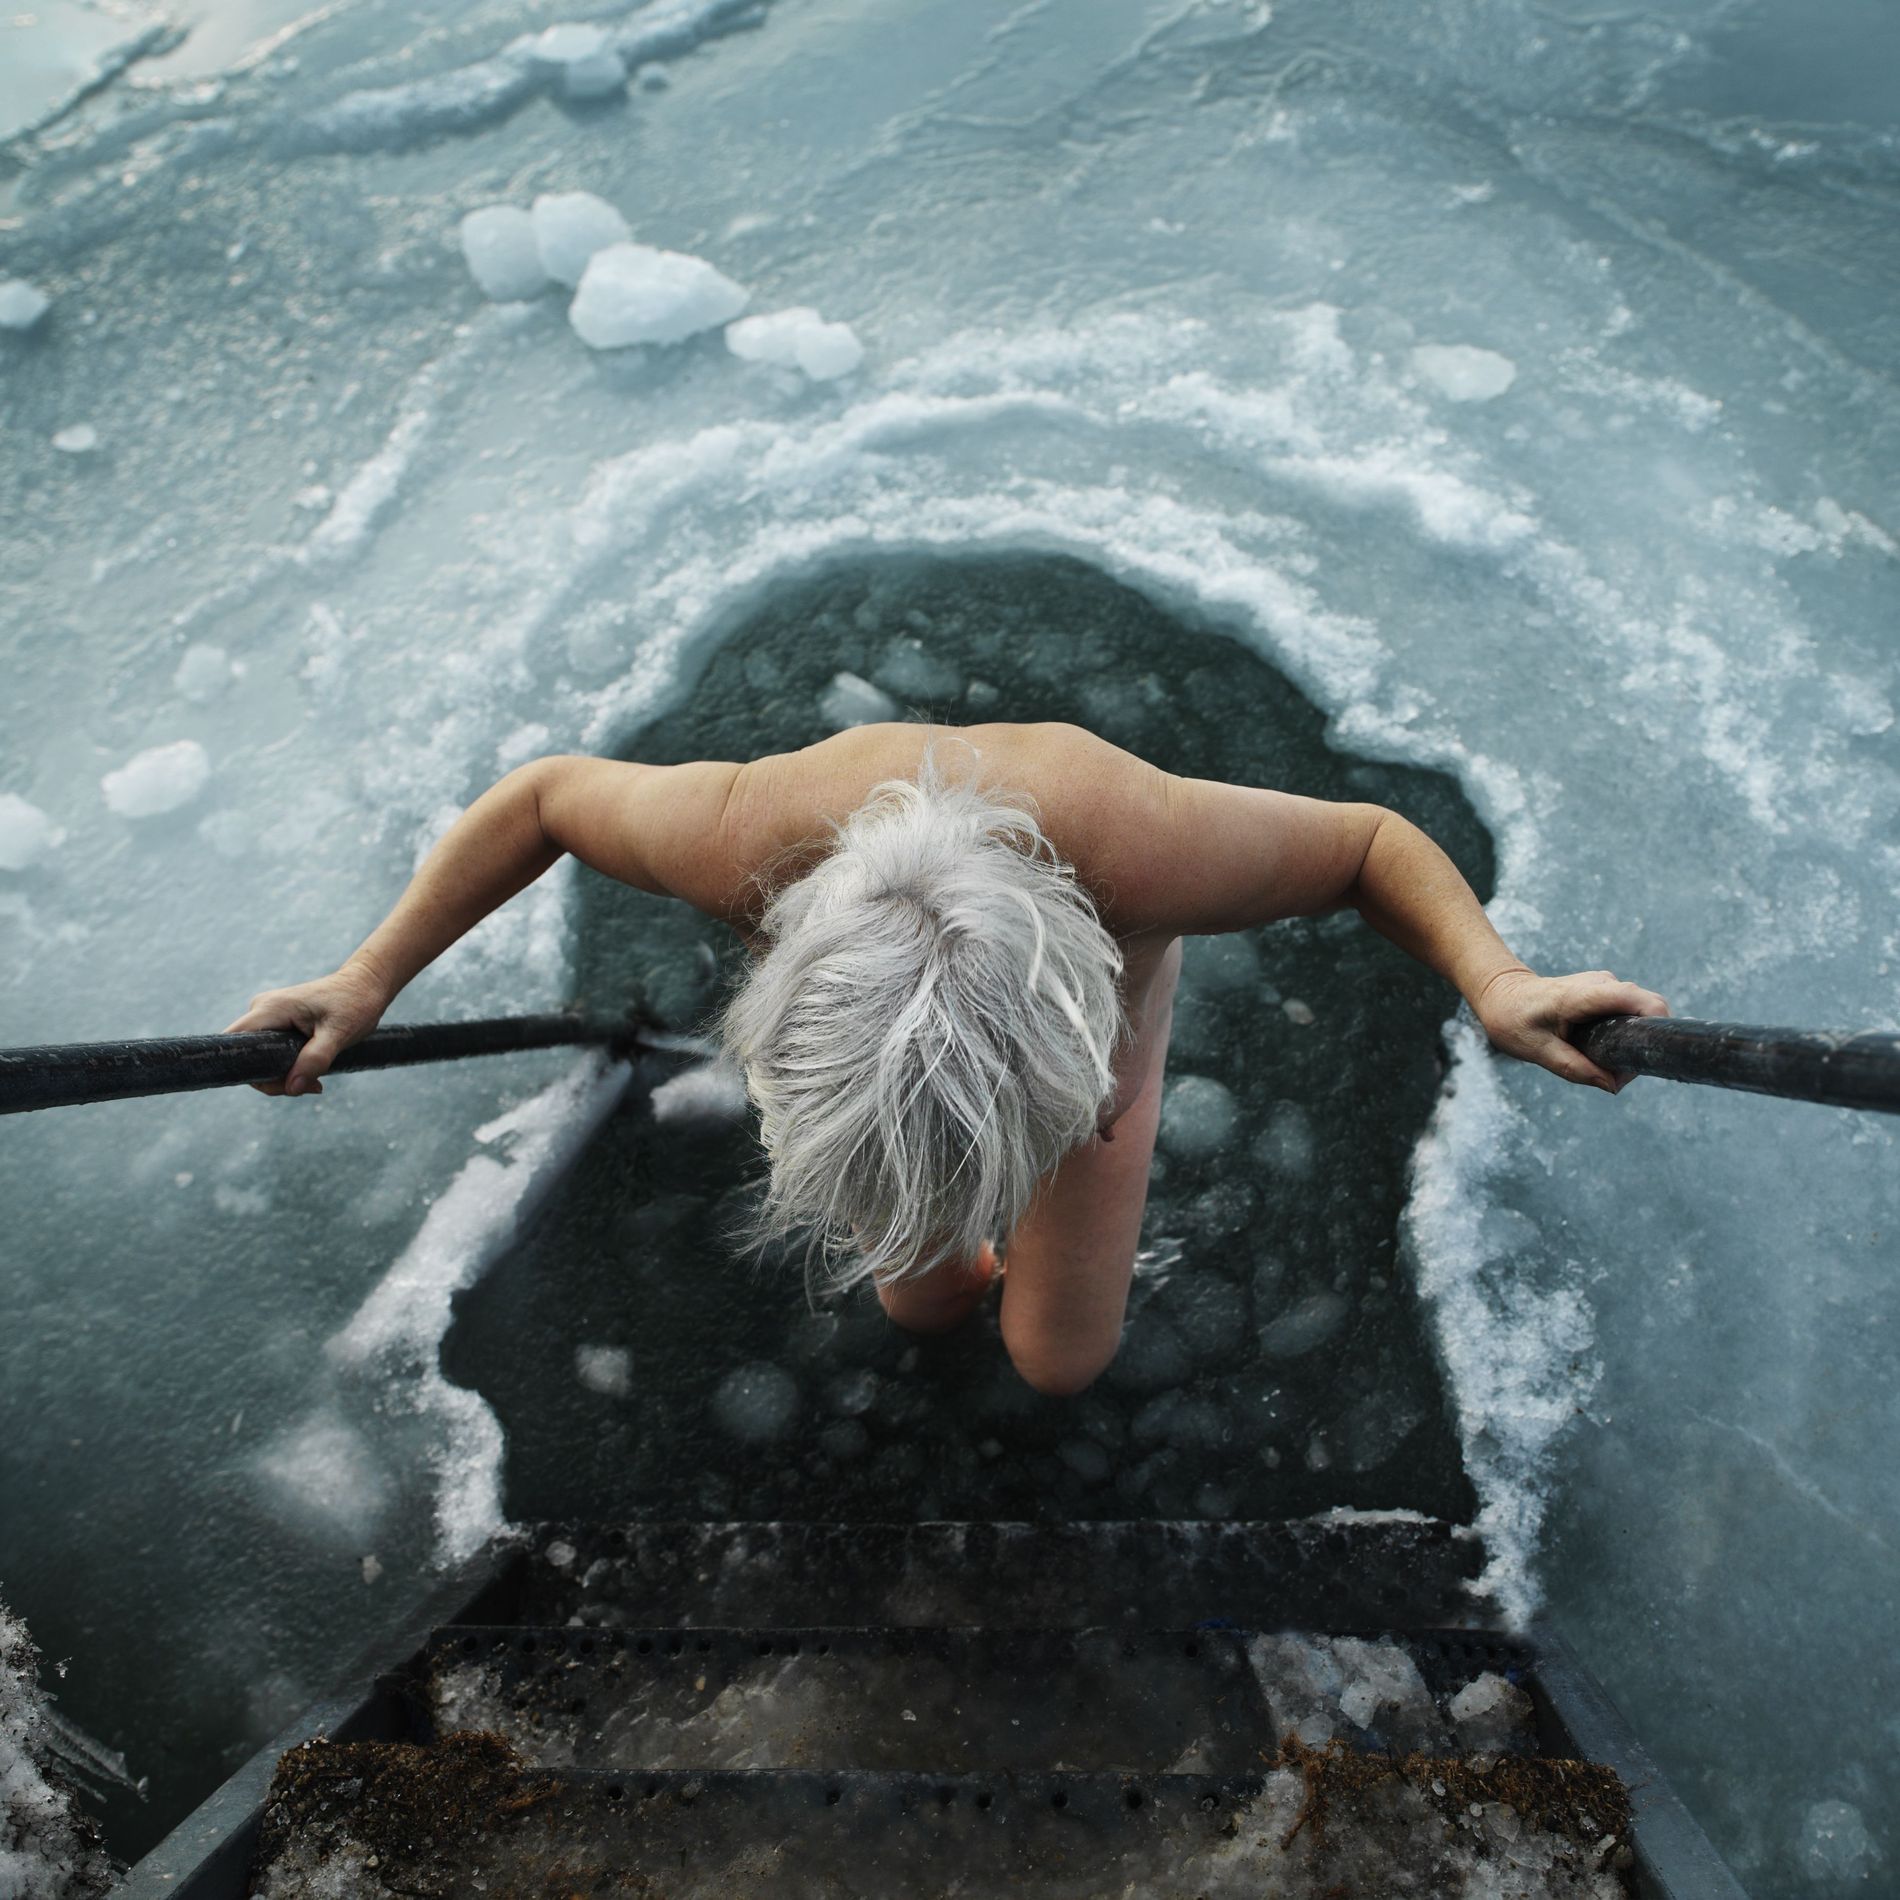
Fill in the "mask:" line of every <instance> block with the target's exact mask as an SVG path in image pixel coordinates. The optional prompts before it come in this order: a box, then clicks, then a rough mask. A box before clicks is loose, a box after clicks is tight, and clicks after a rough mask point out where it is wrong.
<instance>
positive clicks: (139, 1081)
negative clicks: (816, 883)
mask: <svg viewBox="0 0 1900 1900" xmlns="http://www.w3.org/2000/svg"><path fill="white" fill-rule="evenodd" d="M1571 1040H1572V1041H1574V1042H1575V1043H1576V1045H1577V1047H1578V1048H1580V1049H1581V1050H1582V1051H1583V1052H1584V1054H1585V1055H1587V1056H1588V1057H1589V1058H1590V1060H1591V1061H1592V1062H1594V1063H1596V1064H1597V1065H1598V1066H1599V1067H1601V1068H1605V1069H1611V1070H1614V1071H1616V1072H1617V1073H1619V1074H1632V1073H1633V1074H1637V1075H1654V1076H1659V1077H1661V1078H1662V1079H1663V1080H1665V1081H1670V1082H1702V1083H1706V1084H1708V1085H1709V1086H1711V1087H1714V1088H1724V1089H1746V1090H1748V1091H1750V1092H1751V1093H1753V1094H1756V1095H1780V1096H1785V1097H1787V1098H1789V1099H1791V1100H1795V1101H1804V1102H1821V1103H1825V1104H1827V1105H1828V1106H1830V1107H1834V1108H1864V1109H1874V1110H1878V1111H1880V1112H1881V1113H1883V1114H1889V1115H1894V1114H1900V1035H1892V1034H1887V1033H1884V1032H1880V1031H1868V1032H1864V1033H1860V1034H1855V1033H1853V1032H1851V1031H1848V1030H1838V1031H1836V1030H1823V1029H1772V1028H1758V1027H1753V1026H1750V1025H1748V1024H1745V1023H1705V1022H1695V1021H1685V1020H1683V1019H1681V1018H1678V1017H1674V1016H1606V1017H1604V1018H1603V1019H1602V1020H1601V1021H1600V1022H1594V1023H1587V1024H1585V1025H1584V1026H1583V1027H1581V1028H1580V1029H1578V1030H1577V1031H1576V1032H1575V1034H1574V1035H1573V1036H1572V1038H1571ZM564 1044H572V1045H577V1046H578V1045H586V1044H595V1045H599V1046H601V1047H604V1048H607V1049H609V1050H611V1051H613V1052H614V1053H615V1054H618V1055H628V1054H631V1053H632V1052H634V1051H635V1050H664V1051H671V1052H677V1053H683V1054H706V1053H709V1051H708V1049H707V1046H706V1045H705V1044H703V1043H701V1042H699V1041H698V1040H697V1039H696V1038H694V1037H691V1036H681V1035H675V1034H672V1033H670V1032H668V1031H665V1030H662V1029H659V1028H657V1027H656V1026H654V1025H652V1024H650V1023H645V1022H642V1021H639V1020H636V1019H633V1018H628V1019H626V1020H623V1021H620V1022H601V1021H596V1020H591V1019H588V1018H586V1017H581V1016H502V1017H491V1018H489V1019H487V1020H485V1021H481V1022H472V1023H417V1024H402V1025H399V1024H391V1025H389V1026H387V1027H385V1028H382V1029H378V1030H376V1031H375V1032H374V1033H373V1034H372V1035H369V1036H366V1037H365V1038H364V1039H363V1040H362V1041H361V1042H359V1043H356V1044H354V1045H353V1046H352V1047H351V1048H348V1049H346V1050H344V1052H343V1053H342V1054H341V1055H340V1056H338V1057H337V1059H336V1061H335V1062H333V1063H332V1064H331V1065H330V1071H329V1072H330V1073H331V1074H333V1075H347V1074H349V1073H351V1072H352V1071H353V1070H358V1069H393V1068H400V1067H404V1066H406V1065H408V1064H409V1063H412V1062H453V1061H458V1060H460V1059H461V1058H462V1057H464V1056H492V1055H503V1054H506V1053H508V1052H509V1051H512V1050H516V1049H550V1048H557V1047H560V1046H562V1045H564ZM302 1047H303V1039H302V1038H301V1037H300V1036H298V1035H296V1034H295V1033H294V1032H293V1031H291V1030H288V1029H266V1030H254V1031H251V1032H249V1033H246V1034H243V1035H235V1036H167V1037H162V1038H159V1039H157V1040H154V1041H149V1042H81V1043H67V1044H64V1045H58V1046H51V1047H47V1048H42V1049H0V1115H18V1114H21V1113H23V1112H25V1111H26V1110H28V1109H35V1108H69V1107H73V1106H75V1105H77V1104H78V1103H81V1102H116V1101H123V1100H125V1099H127V1098H128V1097H130V1096H135V1095H176V1094H180V1093H183V1092H185V1091H187V1090H190V1089H216V1088H229V1087H231V1086H232V1085H233V1084H236V1083H242V1082H273V1081H276V1080H278V1079H279V1078H280V1077H282V1076H284V1075H286V1074H288V1073H289V1071H290V1066H291V1064H292V1063H293V1062H295V1061H296V1059H297V1052H298V1051H299V1050H300V1049H301V1048H302Z"/></svg>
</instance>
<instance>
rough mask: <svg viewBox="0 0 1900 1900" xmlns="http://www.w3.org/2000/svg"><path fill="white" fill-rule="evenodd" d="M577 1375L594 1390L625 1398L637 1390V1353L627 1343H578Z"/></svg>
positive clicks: (609, 1395) (575, 1361) (575, 1367)
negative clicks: (635, 1380) (635, 1354)
mask: <svg viewBox="0 0 1900 1900" xmlns="http://www.w3.org/2000/svg"><path fill="white" fill-rule="evenodd" d="M574 1376H575V1377H576V1378H577V1379H579V1380H580V1382H581V1384H582V1385H584V1386H585V1387H586V1388H587V1389H588V1391H590V1392H598V1393H600V1394H601V1395H602V1397H604V1398H609V1399H624V1398H625V1397H626V1396H627V1394H628V1393H629V1392H631V1391H632V1390H633V1355H632V1354H631V1353H630V1352H629V1351H628V1350H627V1349H626V1347H625V1346H576V1347H575V1348H574Z"/></svg>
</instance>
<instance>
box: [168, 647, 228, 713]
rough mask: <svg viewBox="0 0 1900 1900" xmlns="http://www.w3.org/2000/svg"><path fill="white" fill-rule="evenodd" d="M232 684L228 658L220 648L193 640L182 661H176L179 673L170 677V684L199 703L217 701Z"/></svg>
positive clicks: (186, 696)
mask: <svg viewBox="0 0 1900 1900" xmlns="http://www.w3.org/2000/svg"><path fill="white" fill-rule="evenodd" d="M230 684H231V658H230V655H229V654H227V653H226V652H225V650H224V649H223V647H214V646H210V645H208V644H206V643H205V642H204V641H202V640H195V641H193V642H192V644H191V645H190V646H188V647H187V648H186V649H185V655H184V658H183V659H181V660H180V661H179V662H178V670H177V672H175V673H174V674H173V675H172V685H173V686H175V687H176V688H177V689H178V691H179V692H180V693H182V694H183V695H184V696H185V698H187V699H192V700H197V701H198V702H199V703H200V704H202V703H203V702H204V701H206V700H209V699H216V698H217V696H218V695H219V694H220V693H221V692H223V691H224V689H225V688H226V687H227V686H229V685H230Z"/></svg>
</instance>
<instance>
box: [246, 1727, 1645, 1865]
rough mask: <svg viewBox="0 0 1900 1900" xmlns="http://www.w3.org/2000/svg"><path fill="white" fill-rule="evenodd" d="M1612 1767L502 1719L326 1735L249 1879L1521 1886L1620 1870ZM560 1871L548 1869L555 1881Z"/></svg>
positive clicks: (286, 1766)
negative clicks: (924, 1767) (632, 1759)
mask: <svg viewBox="0 0 1900 1900" xmlns="http://www.w3.org/2000/svg"><path fill="white" fill-rule="evenodd" d="M1627 1816H1628V1806H1627V1797H1626V1796H1625V1794H1624V1792H1623V1790H1622V1788H1621V1786H1620V1784H1619V1783H1618V1782H1617V1779H1616V1777H1615V1775H1614V1774H1613V1773H1611V1771H1609V1770H1607V1769H1595V1768H1590V1767H1588V1766H1586V1765H1583V1764H1567V1765H1560V1764H1555V1763H1551V1762H1535V1761H1533V1762H1525V1761H1509V1762H1505V1763H1501V1764H1497V1765H1496V1766H1494V1767H1492V1768H1491V1769H1489V1770H1488V1771H1485V1772H1484V1773H1482V1774H1480V1773H1478V1772H1477V1771H1475V1770H1472V1769H1470V1768H1468V1767H1466V1766H1465V1765H1464V1764H1462V1763H1459V1762H1455V1761H1454V1762H1447V1763H1442V1764H1439V1765H1438V1772H1437V1773H1436V1775H1434V1774H1433V1773H1431V1772H1430V1771H1429V1770H1427V1769H1425V1768H1422V1767H1419V1766H1416V1765H1414V1766H1413V1767H1412V1769H1411V1771H1410V1772H1409V1773H1408V1772H1403V1771H1401V1769H1400V1768H1399V1767H1397V1766H1394V1765H1393V1764H1391V1763H1390V1762H1389V1761H1388V1760H1387V1759H1385V1758H1381V1757H1370V1756H1363V1755H1361V1756H1355V1757H1342V1756H1336V1755H1325V1756H1320V1757H1315V1758H1314V1760H1313V1761H1312V1762H1309V1763H1305V1764H1302V1763H1300V1762H1298V1761H1294V1762H1290V1763H1286V1764H1277V1763H1276V1764H1262V1767H1261V1769H1260V1771H1259V1772H1257V1773H1254V1774H1250V1775H1159V1776H1129V1775H1118V1774H1079V1773H1071V1774H1034V1773H1016V1774H999V1773H992V1774H983V1775H967V1776H953V1775H918V1774H892V1773H861V1772H860V1773H854V1772H849V1771H835V1770H834V1771H827V1772H810V1771H797V1770H790V1771H772V1772H766V1771H751V1772H739V1773H690V1774H689V1773H679V1772H675V1773H659V1772H655V1773H648V1774H644V1775H637V1776H636V1775H626V1774H620V1773H615V1772H612V1771H605V1770H594V1771H589V1770H582V1769H572V1768H569V1769H547V1768H535V1767H532V1766H530V1765H527V1764H525V1763H523V1762H522V1761H521V1760H520V1759H519V1757H518V1756H516V1755H515V1754H514V1752H513V1751H512V1750H511V1749H510V1748H509V1747H508V1745H507V1744H506V1743H504V1742H502V1741H501V1740H500V1739H499V1738H497V1737H493V1736H478V1735H464V1736H457V1737H453V1738H450V1739H449V1740H447V1741H445V1742H444V1743H442V1744H441V1745H439V1746H437V1747H435V1748H420V1747H414V1746H406V1745H403V1744H389V1743H382V1744H361V1743H358V1744H336V1743H324V1742H317V1743H312V1744H309V1745H307V1746H306V1747H304V1748H302V1749H299V1750H296V1751H293V1753H292V1754H290V1755H288V1756H286V1757H285V1759H284V1762H283V1764H282V1765H281V1768H280V1771H279V1774H278V1777H277V1780H276V1782H275V1783H274V1784H273V1787H272V1790H271V1797H270V1800H269V1802H268V1803H267V1805H266V1809H265V1817H264V1829H263V1839H262V1845H261V1851H260V1855H259V1859H258V1863H257V1874H256V1879H255V1885H254V1887H253V1890H252V1891H253V1894H254V1895H255V1900H292V1896H298V1897H299V1900H301V1896H304V1895H306V1894H308V1893H310V1892H313V1891H321V1892H322V1893H324V1894H325V1895H326V1896H336V1897H337V1900H350V1897H352V1896H363V1897H364V1900H369V1897H370V1896H376V1897H378V1900H380V1896H382V1895H385V1894H396V1893H402V1894H408V1895H437V1894H440V1895H449V1894H457V1895H461V1894H467V1893H473V1892H482V1893H484V1894H486V1895H488V1896H490V1897H491V1900H494V1897H495V1896H503V1897H505V1896H511V1895H523V1896H525V1895H527V1894H529V1893H537V1894H538V1893H541V1892H544V1891H556V1890H558V1891H560V1892H564V1893H566V1892H577V1893H578V1892H588V1893H595V1892H615V1893H618V1892H630V1893H631V1892H638V1893H640V1894H643V1895H646V1896H649V1897H650V1900H662V1897H664V1900H714V1896H717V1897H718V1900H745V1897H748V1896H761V1897H763V1896H768V1895H769V1896H773V1897H774V1900H804V1897H806V1896H811V1897H812V1900H816V1897H817V1896H824V1897H825V1900H942V1896H943V1895H944V1894H945V1893H946V1892H951V1891H954V1892H955V1893H957V1894H958V1895H959V1896H960V1900H1002V1896H1003V1895H1005V1894H1010V1895H1022V1896H1026V1897H1028V1900H1100V1897H1101V1896H1103V1895H1108V1894H1126V1895H1129V1896H1134V1895H1140V1896H1143V1900H1149V1897H1150V1896H1152V1900H1174V1897H1176V1896H1178V1897H1179V1900H1188V1897H1189V1896H1202V1895H1207V1894H1209V1893H1212V1892H1222V1893H1234V1894H1239V1893H1248V1894H1257V1893H1269V1892H1270V1893H1273V1894H1275V1895H1283V1896H1286V1897H1287V1900H1300V1897H1303V1896H1309V1895H1310V1896H1311V1897H1312V1900H1321V1897H1322V1896H1324V1895H1326V1894H1329V1893H1330V1894H1335V1895H1336V1894H1337V1893H1338V1891H1339V1889H1340V1887H1341V1885H1342V1884H1344V1885H1345V1886H1346V1888H1347V1890H1348V1891H1350V1892H1354V1893H1396V1892H1406V1891H1415V1892H1443V1891H1447V1890H1450V1891H1457V1890H1460V1888H1459V1884H1458V1882H1459V1873H1460V1870H1462V1869H1465V1868H1469V1867H1471V1866H1473V1865H1475V1864H1477V1863H1484V1864H1485V1865H1486V1866H1487V1867H1490V1868H1493V1869H1496V1870H1499V1871H1507V1872H1508V1873H1509V1874H1510V1875H1511V1876H1512V1884H1511V1887H1510V1891H1511V1892H1513V1893H1514V1894H1515V1893H1521V1894H1523V1895H1524V1896H1525V1897H1526V1900H1544V1897H1545V1896H1552V1897H1553V1900H1554V1897H1555V1896H1558V1895H1562V1896H1565V1897H1566V1900H1574V1897H1575V1896H1579V1895H1584V1896H1590V1900H1611V1896H1619V1897H1620V1896H1626V1895H1628V1894H1630V1893H1632V1892H1633V1891H1635V1889H1634V1888H1633V1887H1632V1886H1631V1884H1630V1869H1631V1867H1632V1865H1633V1858H1632V1856H1631V1854H1630V1852H1629V1841H1628V1836H1627ZM550 1883H558V1885H550Z"/></svg>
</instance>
